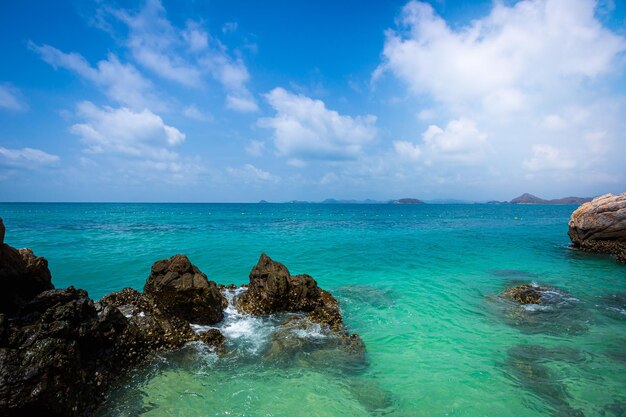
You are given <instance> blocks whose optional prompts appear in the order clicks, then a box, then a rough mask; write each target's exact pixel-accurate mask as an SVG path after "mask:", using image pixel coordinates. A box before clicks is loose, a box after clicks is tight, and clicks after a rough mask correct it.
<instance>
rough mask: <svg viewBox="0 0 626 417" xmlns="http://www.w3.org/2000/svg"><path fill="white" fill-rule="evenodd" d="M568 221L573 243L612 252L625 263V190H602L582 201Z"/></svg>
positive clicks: (590, 249) (601, 251)
mask: <svg viewBox="0 0 626 417" xmlns="http://www.w3.org/2000/svg"><path fill="white" fill-rule="evenodd" d="M568 225H569V231H568V233H567V234H568V235H569V237H570V239H571V240H572V244H573V246H574V247H576V248H580V249H583V250H586V251H590V252H599V253H609V254H613V255H616V256H617V260H618V261H620V262H625V263H626V193H623V194H620V195H613V194H605V195H603V196H600V197H597V198H594V199H593V200H592V201H591V202H589V203H585V204H583V205H582V206H580V207H579V208H578V209H576V210H575V211H574V212H573V213H572V216H571V218H570V221H569V224H568Z"/></svg>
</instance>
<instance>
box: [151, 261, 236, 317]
mask: <svg viewBox="0 0 626 417" xmlns="http://www.w3.org/2000/svg"><path fill="white" fill-rule="evenodd" d="M143 291H144V293H145V294H146V295H149V296H151V297H153V298H154V299H155V300H156V301H157V303H158V305H159V308H161V309H162V310H163V311H164V312H166V313H168V314H170V315H174V316H177V317H180V318H181V319H183V320H187V321H189V322H192V323H197V324H215V323H217V322H219V321H221V320H222V319H223V318H224V315H223V313H222V310H223V309H224V307H225V306H226V304H227V301H226V298H224V296H223V295H222V293H220V291H219V290H218V289H217V285H216V284H215V282H213V281H209V280H208V279H207V277H206V275H205V274H203V273H202V272H201V271H200V270H199V269H198V268H196V267H195V266H194V265H192V264H191V262H189V259H188V258H187V257H186V256H185V255H175V256H173V257H171V258H169V259H164V260H162V261H158V262H155V263H154V265H152V273H151V274H150V276H149V277H148V280H147V281H146V285H145V286H144V289H143Z"/></svg>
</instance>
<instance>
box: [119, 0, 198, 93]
mask: <svg viewBox="0 0 626 417" xmlns="http://www.w3.org/2000/svg"><path fill="white" fill-rule="evenodd" d="M111 13H112V14H113V15H114V16H115V17H117V18H118V19H119V20H121V21H122V22H124V23H125V24H126V25H128V28H129V29H130V35H129V37H128V40H127V43H128V47H129V48H130V50H131V52H132V54H133V56H134V58H135V59H136V60H137V62H139V63H140V64H141V65H143V66H144V67H146V68H147V69H149V70H151V71H153V72H154V73H156V74H158V75H159V76H161V77H163V78H165V79H168V80H171V81H175V82H177V83H180V84H183V85H186V86H189V87H195V86H199V85H201V84H202V82H201V73H200V71H199V70H198V68H196V67H195V66H194V65H193V64H192V63H189V62H187V60H185V59H184V58H183V57H182V56H181V55H180V54H178V53H176V52H175V50H176V48H178V47H181V46H182V45H183V41H184V40H185V39H187V40H188V46H189V48H190V49H192V50H196V49H197V48H199V47H200V49H202V43H203V39H202V38H203V35H202V32H200V31H198V30H195V29H193V28H192V29H191V31H189V30H188V31H181V32H179V31H177V30H176V28H174V27H173V26H172V25H171V24H170V22H169V20H167V18H166V16H165V8H163V6H162V5H161V2H160V1H158V0H148V1H147V2H146V3H145V5H144V7H143V8H142V9H141V10H140V11H139V12H138V13H136V14H131V13H129V12H127V11H125V10H111ZM181 38H182V39H181Z"/></svg>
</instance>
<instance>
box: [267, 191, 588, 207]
mask: <svg viewBox="0 0 626 417" xmlns="http://www.w3.org/2000/svg"><path fill="white" fill-rule="evenodd" d="M591 200H592V197H563V198H555V199H552V200H545V199H543V198H539V197H537V196H535V195H532V194H529V193H524V194H522V195H520V196H519V197H515V198H514V199H512V200H511V201H498V200H491V201H487V202H484V201H470V200H456V199H450V198H437V199H433V200H420V199H417V198H399V199H396V200H372V199H370V198H367V199H365V200H338V199H335V198H327V199H325V200H322V201H305V200H290V201H283V202H278V204H553V205H557V204H572V205H573V204H577V205H581V204H583V203H587V202H589V201H591ZM267 203H269V202H268V201H266V200H261V201H259V204H267Z"/></svg>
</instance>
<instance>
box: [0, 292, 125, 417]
mask: <svg viewBox="0 0 626 417" xmlns="http://www.w3.org/2000/svg"><path fill="white" fill-rule="evenodd" d="M9 321H10V323H9V328H8V329H6V331H5V333H6V334H5V337H4V338H3V339H2V341H0V414H2V415H5V416H20V415H47V416H80V415H88V414H91V413H93V411H94V409H95V406H96V404H97V402H98V399H99V398H101V397H102V396H103V393H104V388H105V387H106V386H108V384H110V383H111V382H112V381H113V380H114V379H115V377H116V376H117V375H118V374H119V372H121V371H122V369H123V368H124V366H125V365H126V364H127V362H121V361H119V360H118V359H117V355H116V354H115V351H116V350H117V348H116V343H117V342H116V337H115V335H116V333H117V332H118V331H121V330H122V329H123V328H124V327H125V321H126V320H125V319H124V317H123V316H122V315H121V314H120V313H119V312H117V311H113V310H109V311H107V312H106V314H103V315H100V316H99V315H98V314H97V312H96V308H95V306H94V304H93V302H92V301H91V299H89V297H88V295H87V293H86V292H85V291H83V290H77V289H75V288H73V287H69V288H67V289H64V290H56V289H52V290H47V291H44V292H42V293H40V294H38V295H37V296H36V297H34V298H33V299H32V300H31V301H30V302H28V303H27V304H25V305H24V306H23V307H22V308H21V310H20V313H19V314H18V315H16V316H13V317H11V318H10V320H9Z"/></svg>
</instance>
